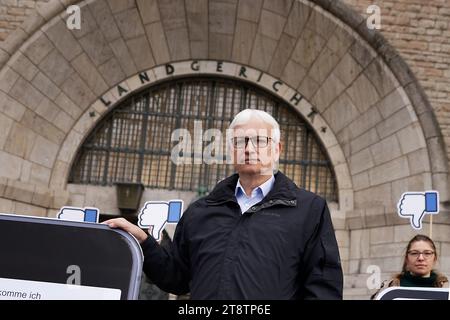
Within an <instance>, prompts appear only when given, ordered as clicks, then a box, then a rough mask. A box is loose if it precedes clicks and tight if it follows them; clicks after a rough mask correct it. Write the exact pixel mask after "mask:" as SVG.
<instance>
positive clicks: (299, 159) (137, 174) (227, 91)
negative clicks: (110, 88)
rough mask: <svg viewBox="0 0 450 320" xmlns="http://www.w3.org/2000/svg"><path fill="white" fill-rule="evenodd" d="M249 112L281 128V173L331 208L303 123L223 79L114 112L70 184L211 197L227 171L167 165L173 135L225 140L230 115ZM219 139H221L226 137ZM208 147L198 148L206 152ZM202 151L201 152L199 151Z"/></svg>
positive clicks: (178, 83)
mask: <svg viewBox="0 0 450 320" xmlns="http://www.w3.org/2000/svg"><path fill="white" fill-rule="evenodd" d="M246 108H253V109H259V110H264V111H267V112H268V113H270V114H272V115H273V116H274V118H275V119H276V120H277V121H278V122H279V124H280V129H281V141H282V143H283V150H282V154H281V155H280V166H279V169H280V170H281V171H282V172H284V173H285V174H286V175H287V176H288V177H290V178H291V179H293V180H294V181H295V182H296V184H297V185H299V186H301V187H303V188H305V189H307V190H310V191H312V192H315V193H317V194H319V195H321V196H323V197H324V198H325V199H327V200H328V201H337V186H336V180H335V177H334V172H333V169H332V166H331V164H330V161H329V159H328V157H327V154H326V152H325V150H324V148H323V147H322V146H321V144H320V143H319V141H318V139H317V137H316V135H315V133H314V132H313V131H312V130H311V128H310V127H309V125H308V124H307V123H306V122H305V121H304V120H303V118H302V117H301V116H300V115H299V114H298V113H297V112H296V111H295V110H293V109H292V107H291V106H289V105H288V104H287V103H285V102H283V101H281V100H280V99H278V98H276V97H274V96H272V95H270V94H268V93H266V92H265V91H263V90H262V89H259V88H257V87H254V86H252V85H250V84H248V83H245V82H239V81H238V82H237V81H235V80H229V79H222V78H185V79H179V80H173V81H171V82H166V83H162V84H159V85H156V86H153V87H151V88H149V89H147V90H146V91H144V92H141V93H139V94H137V95H135V96H133V97H131V98H129V99H128V100H126V101H125V102H123V103H122V104H121V105H120V106H118V107H117V108H115V109H114V110H112V111H111V112H110V113H109V114H108V115H107V116H106V117H105V119H103V120H102V122H101V123H100V124H99V125H98V126H97V127H96V128H95V129H94V130H93V132H92V133H91V134H90V135H89V137H88V138H87V140H86V141H85V143H84V144H83V146H82V147H81V149H80V151H79V153H78V155H77V157H76V161H75V162H74V164H73V167H72V169H71V174H70V177H69V182H70V183H78V184H94V185H113V184H114V183H116V182H133V183H142V184H143V185H144V186H146V187H147V188H162V189H170V190H184V191H198V190H199V189H200V188H202V189H204V190H207V191H211V190H212V189H213V187H214V186H215V185H216V183H217V182H218V181H220V180H221V179H223V178H225V177H227V176H229V175H231V174H232V173H233V167H232V166H231V165H228V164H205V163H204V162H202V164H183V165H176V164H174V163H173V162H172V161H171V157H170V156H171V150H172V148H173V147H174V146H175V145H176V144H177V143H179V142H178V141H172V142H171V135H172V132H173V131H174V130H175V129H179V128H184V129H187V130H189V132H190V133H191V135H194V122H195V121H201V124H202V128H203V131H205V130H207V129H209V128H216V129H219V130H221V132H223V133H224V135H225V132H226V129H227V128H228V126H229V124H230V122H231V120H232V119H233V117H234V115H235V114H237V113H238V112H239V111H240V110H243V109H246ZM224 138H225V136H224ZM209 143H210V142H204V143H203V147H206V145H208V144H209ZM202 150H203V149H202ZM195 156H199V155H194V154H192V157H195Z"/></svg>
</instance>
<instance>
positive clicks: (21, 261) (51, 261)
mask: <svg viewBox="0 0 450 320" xmlns="http://www.w3.org/2000/svg"><path fill="white" fill-rule="evenodd" d="M0 252H1V258H0V300H119V299H121V300H128V299H130V300H131V299H137V297H138V294H139V285H140V277H141V271H142V261H143V257H142V250H141V248H140V246H139V244H138V243H137V241H136V239H134V238H133V237H132V236H130V235H129V234H128V233H126V232H124V231H121V230H117V229H111V228H109V227H108V226H106V225H103V224H95V223H84V222H75V221H61V220H57V219H48V218H35V217H24V216H17V215H3V214H0Z"/></svg>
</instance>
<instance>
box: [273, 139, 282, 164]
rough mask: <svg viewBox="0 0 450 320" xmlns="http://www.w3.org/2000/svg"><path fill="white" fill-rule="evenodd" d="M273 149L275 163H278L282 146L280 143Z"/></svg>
mask: <svg viewBox="0 0 450 320" xmlns="http://www.w3.org/2000/svg"><path fill="white" fill-rule="evenodd" d="M274 149H275V153H276V155H277V159H276V161H278V160H280V154H281V151H282V149H283V148H282V146H281V142H278V143H277V144H276V146H275V148H274Z"/></svg>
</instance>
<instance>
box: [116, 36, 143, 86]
mask: <svg viewBox="0 0 450 320" xmlns="http://www.w3.org/2000/svg"><path fill="white" fill-rule="evenodd" d="M110 47H111V49H112V50H113V52H114V55H115V56H116V58H117V61H119V64H120V67H121V68H122V70H123V71H124V72H125V74H126V75H127V76H128V77H129V76H131V75H133V74H135V73H137V67H136V64H135V63H134V61H133V57H132V56H131V53H130V51H129V50H128V47H127V45H126V43H125V42H124V41H123V39H122V38H119V39H117V40H115V41H113V42H111V43H110Z"/></svg>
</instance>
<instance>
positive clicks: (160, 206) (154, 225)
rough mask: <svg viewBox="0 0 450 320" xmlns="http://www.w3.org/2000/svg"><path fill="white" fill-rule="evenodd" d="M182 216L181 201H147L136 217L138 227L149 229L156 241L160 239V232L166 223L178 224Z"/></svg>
mask: <svg viewBox="0 0 450 320" xmlns="http://www.w3.org/2000/svg"><path fill="white" fill-rule="evenodd" d="M182 214H183V201H182V200H170V201H147V202H146V203H145V204H144V207H143V208H142V209H141V211H140V213H139V216H138V225H139V227H141V228H143V229H149V230H150V232H151V233H150V234H151V235H152V236H153V238H155V239H156V240H159V239H160V238H161V232H162V230H163V229H164V227H165V225H166V223H178V221H180V219H181V216H182Z"/></svg>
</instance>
